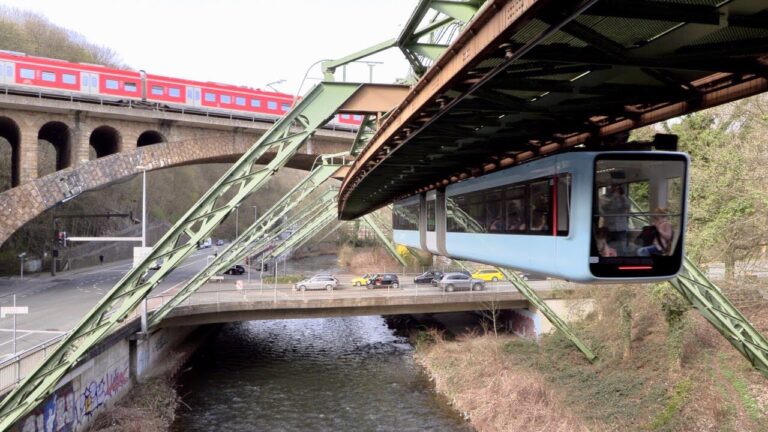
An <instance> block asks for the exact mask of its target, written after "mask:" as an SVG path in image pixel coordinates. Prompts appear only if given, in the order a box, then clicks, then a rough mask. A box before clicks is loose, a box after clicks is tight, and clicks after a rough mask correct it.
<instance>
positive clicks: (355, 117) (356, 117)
mask: <svg viewBox="0 0 768 432" xmlns="http://www.w3.org/2000/svg"><path fill="white" fill-rule="evenodd" d="M352 118H353V119H355V120H357V121H360V120H362V119H363V116H361V115H360V114H355V115H353V116H352Z"/></svg>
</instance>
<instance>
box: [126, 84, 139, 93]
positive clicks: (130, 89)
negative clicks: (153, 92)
mask: <svg viewBox="0 0 768 432" xmlns="http://www.w3.org/2000/svg"><path fill="white" fill-rule="evenodd" d="M125 91H127V92H135V91H136V83H132V82H127V83H125Z"/></svg>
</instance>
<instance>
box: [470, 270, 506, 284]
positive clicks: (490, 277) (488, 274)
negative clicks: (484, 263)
mask: <svg viewBox="0 0 768 432" xmlns="http://www.w3.org/2000/svg"><path fill="white" fill-rule="evenodd" d="M472 277H473V278H474V279H481V280H484V281H486V282H498V281H500V280H503V279H504V275H503V274H501V272H500V271H498V270H496V269H486V270H479V271H476V272H474V273H473V274H472Z"/></svg>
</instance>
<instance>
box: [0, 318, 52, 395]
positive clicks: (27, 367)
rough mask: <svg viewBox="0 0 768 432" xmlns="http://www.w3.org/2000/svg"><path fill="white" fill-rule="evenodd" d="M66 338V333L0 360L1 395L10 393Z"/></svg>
mask: <svg viewBox="0 0 768 432" xmlns="http://www.w3.org/2000/svg"><path fill="white" fill-rule="evenodd" d="M64 336H66V333H65V334H62V335H58V336H55V337H53V338H51V339H48V340H47V341H45V342H43V343H41V344H39V345H35V346H33V347H31V348H28V349H26V350H24V351H22V352H19V353H16V354H15V355H13V354H11V355H9V356H7V357H6V358H4V359H3V360H0V394H5V393H6V392H8V391H10V390H11V389H12V388H13V387H14V386H16V384H18V383H19V381H21V380H22V379H24V377H25V376H27V374H28V373H29V372H31V371H33V370H34V369H35V368H37V366H38V365H39V364H40V363H42V362H43V360H45V358H46V357H48V353H49V352H51V351H53V350H54V349H55V348H56V345H58V343H59V342H60V341H61V339H62V338H64Z"/></svg>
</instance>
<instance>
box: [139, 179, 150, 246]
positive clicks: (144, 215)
mask: <svg viewBox="0 0 768 432" xmlns="http://www.w3.org/2000/svg"><path fill="white" fill-rule="evenodd" d="M148 168H149V167H148V166H145V165H139V166H137V167H136V169H137V170H141V247H143V248H144V247H147V169H148Z"/></svg>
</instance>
